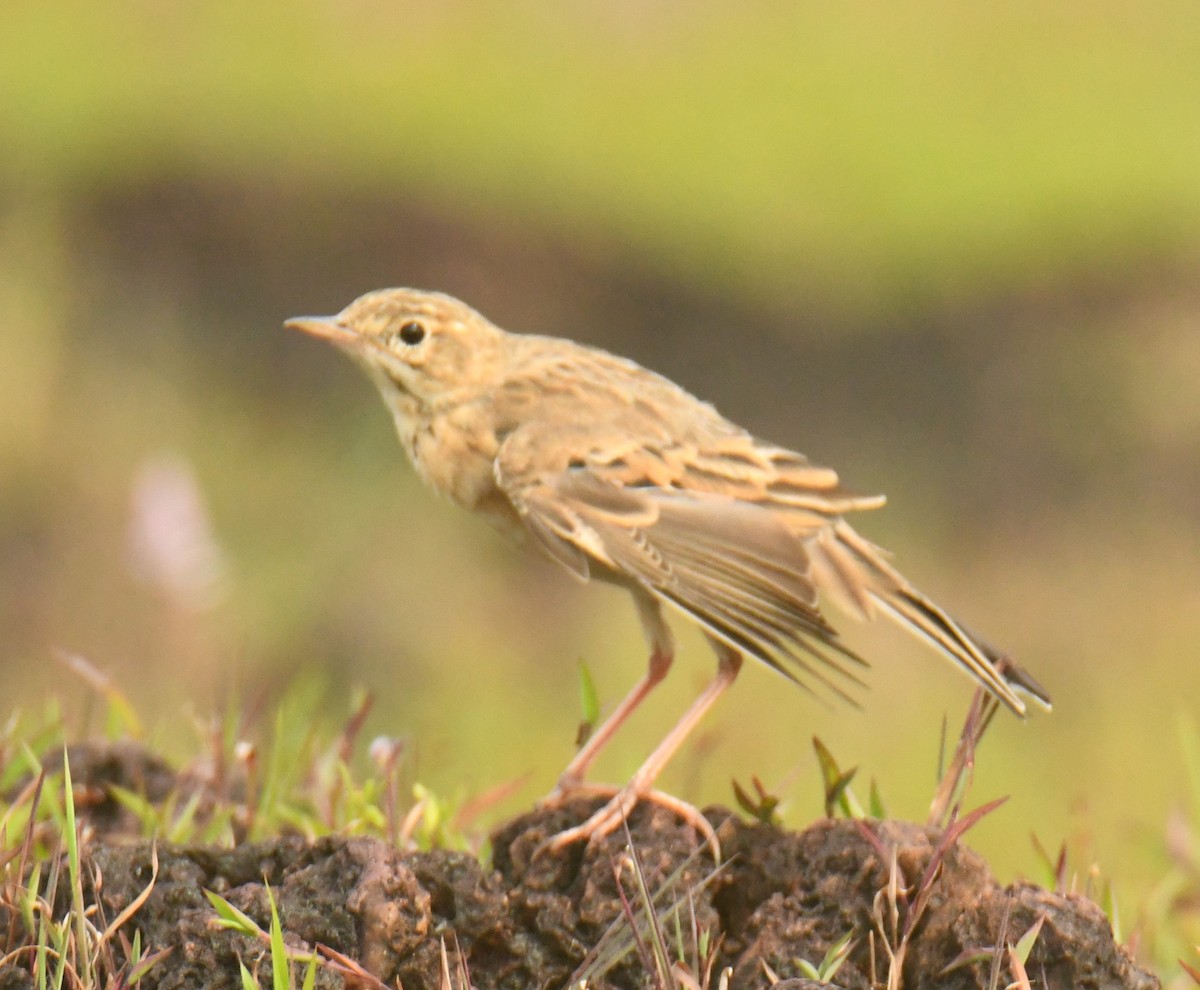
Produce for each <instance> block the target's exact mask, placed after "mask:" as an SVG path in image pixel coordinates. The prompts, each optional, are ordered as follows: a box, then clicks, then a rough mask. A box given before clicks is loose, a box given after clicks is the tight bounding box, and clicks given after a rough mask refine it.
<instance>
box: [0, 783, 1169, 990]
mask: <svg viewBox="0 0 1200 990" xmlns="http://www.w3.org/2000/svg"><path fill="white" fill-rule="evenodd" d="M595 807H596V804H595V802H593V801H590V800H580V801H573V802H567V803H565V804H564V805H562V806H561V807H558V808H554V809H538V810H535V811H532V812H530V813H528V814H526V815H523V816H521V817H519V818H517V819H514V820H513V821H511V822H508V823H507V824H505V825H503V826H502V827H501V828H500V829H498V830H497V832H496V833H495V835H494V836H493V865H492V868H490V869H489V868H487V867H485V866H482V865H481V864H480V863H479V862H478V861H476V860H475V859H473V858H472V857H470V856H468V855H466V854H463V853H455V852H446V851H434V852H421V853H400V852H398V851H396V850H394V849H392V848H390V847H389V846H387V844H386V843H383V842H381V841H378V840H375V839H368V838H337V837H329V838H323V839H320V840H318V841H316V842H313V843H308V842H305V841H303V840H301V839H299V838H296V837H285V838H281V839H277V840H274V841H270V842H260V843H252V844H246V845H242V846H238V847H237V848H235V849H232V850H216V849H212V848H184V847H172V846H165V845H160V846H159V847H158V857H159V862H160V867H159V873H158V878H157V881H156V883H155V885H154V888H153V891H152V893H151V894H150V896H149V898H148V900H147V902H146V903H145V904H144V905H143V906H142V908H141V909H140V910H139V911H138V912H137V914H136V915H135V916H134V918H133V920H132V922H131V926H132V927H133V928H137V929H139V930H140V931H141V935H142V944H143V946H145V947H146V948H147V949H148V950H150V951H153V950H156V949H161V948H164V947H167V946H171V947H172V952H171V953H170V955H169V956H167V957H166V958H165V959H163V960H162V961H161V962H160V963H158V965H156V966H155V967H154V969H152V970H151V972H150V973H149V974H148V976H147V977H146V978H145V979H144V980H143V982H142V983H141V984H140V985H141V986H143V987H146V988H147V990H199V988H201V987H203V988H206V990H226V988H228V990H236V988H239V987H240V985H241V982H240V978H239V972H238V962H239V960H241V961H242V962H244V963H245V965H246V966H247V967H248V968H249V969H250V970H251V971H252V972H256V973H257V974H258V977H259V980H260V982H261V983H262V984H263V985H266V981H267V980H269V979H270V965H271V958H270V950H269V946H268V945H267V944H266V943H265V942H264V941H260V940H256V939H252V938H249V937H246V936H244V935H241V934H238V933H234V932H231V931H228V930H225V929H222V928H220V927H218V926H217V925H216V924H215V923H214V919H215V915H214V912H213V909H212V907H211V906H210V904H209V903H208V901H207V899H206V898H205V896H204V890H206V889H207V890H212V891H216V892H218V893H220V894H221V895H222V896H223V897H225V898H226V899H227V900H229V901H230V903H232V904H233V905H234V906H235V907H237V908H239V909H240V910H242V911H244V912H245V913H246V914H248V915H249V916H250V917H252V918H253V919H254V920H255V921H256V922H257V923H258V924H259V925H261V926H262V927H263V928H264V929H267V928H268V927H269V925H270V906H269V902H268V898H267V893H266V887H265V886H264V884H270V886H271V890H272V893H273V895H274V897H275V899H276V902H277V904H278V906H279V911H280V916H281V919H282V924H283V927H284V930H285V935H286V942H287V944H288V945H289V946H290V947H292V948H294V949H297V950H311V949H314V948H317V947H318V946H324V947H328V948H329V949H332V950H334V951H335V952H337V953H342V954H344V955H345V956H346V957H349V958H350V959H352V960H355V961H356V962H357V963H358V964H360V965H361V966H362V967H363V968H364V969H365V970H366V971H367V972H369V973H370V974H372V975H373V976H374V977H376V978H377V979H379V980H381V981H383V982H384V983H386V984H388V985H389V986H395V985H396V981H399V984H400V985H402V986H403V987H404V988H405V990H437V988H440V987H441V986H442V977H441V967H442V959H443V951H445V953H446V956H447V958H448V959H449V960H451V968H452V972H453V971H454V967H455V966H457V965H458V963H459V961H460V960H461V962H462V963H464V964H465V967H466V970H467V971H468V972H469V974H470V979H471V982H472V984H473V985H474V986H476V987H479V988H493V987H494V988H499V990H530V988H560V987H565V986H567V985H568V981H569V980H570V979H571V978H572V976H573V974H575V973H576V971H577V969H578V968H579V967H580V964H581V963H583V962H584V961H585V959H586V960H589V962H590V964H591V968H590V970H589V971H588V972H589V987H591V988H593V990H602V988H614V990H616V988H644V987H652V986H654V985H655V984H654V981H653V979H652V977H651V975H650V972H649V971H648V968H647V964H646V962H645V961H643V959H642V958H641V957H640V956H639V953H638V951H637V950H636V948H635V946H634V939H633V937H632V935H630V934H629V931H628V921H627V920H623V919H627V915H628V913H629V912H632V913H633V914H634V915H635V916H636V917H639V918H640V917H641V916H642V915H643V909H642V901H641V900H640V899H639V895H638V894H637V886H636V878H635V875H634V871H633V866H632V864H631V858H630V855H629V853H628V851H627V849H626V839H625V836H624V835H623V834H622V833H620V832H618V833H616V834H614V835H612V836H610V837H608V838H607V839H606V840H604V841H601V842H596V843H593V844H591V845H587V846H584V845H579V846H575V847H572V848H571V849H569V850H567V851H566V852H563V853H545V852H543V851H542V850H541V846H542V843H543V842H544V840H545V839H547V838H548V837H550V836H551V835H553V834H555V833H556V832H558V831H559V830H561V829H562V828H564V827H567V826H569V825H571V824H575V823H577V822H579V821H581V820H583V819H584V818H585V817H586V816H587V815H588V814H589V813H590V812H591V811H593V810H594V809H595ZM706 814H707V815H708V817H709V820H710V821H711V822H712V823H713V824H714V826H716V827H718V830H719V832H718V834H719V836H720V839H721V845H722V848H723V850H724V853H725V855H726V857H727V858H728V862H727V863H726V864H725V865H724V866H723V867H722V868H721V869H720V870H719V871H717V872H716V873H715V874H714V864H713V863H712V860H711V856H710V854H709V853H708V852H707V851H706V849H705V848H704V847H700V845H699V842H698V838H697V836H696V835H695V833H694V832H693V831H692V830H691V829H690V828H689V827H687V826H685V825H683V824H681V823H680V822H679V821H678V820H676V819H675V818H674V816H672V815H671V814H670V813H668V812H667V811H665V810H664V809H662V808H660V807H656V806H654V805H650V804H646V805H643V806H639V807H637V808H636V809H635V810H634V813H633V814H632V815H631V817H630V821H629V831H630V836H631V838H632V845H633V848H634V850H636V856H637V861H638V863H639V864H640V866H639V868H640V870H641V873H642V876H643V877H644V879H645V883H646V887H647V888H648V889H649V890H650V891H658V890H660V889H663V888H664V887H667V886H670V887H671V888H672V889H673V890H674V891H675V892H676V893H677V894H680V895H682V896H683V898H684V901H683V903H685V904H686V905H687V907H685V909H684V912H683V917H684V919H685V922H686V924H685V926H684V937H683V942H684V945H685V949H687V951H690V948H688V946H690V942H689V937H690V936H689V935H688V930H689V927H688V926H690V925H691V918H692V917H693V915H694V918H695V923H696V925H697V927H698V929H700V930H707V931H708V932H709V933H710V935H711V936H713V937H716V936H718V935H719V936H720V937H721V938H722V940H723V941H721V943H720V950H719V951H720V955H719V958H718V960H717V968H716V969H715V970H714V972H720V969H721V968H723V967H725V966H729V967H731V968H732V969H733V973H734V975H733V981H732V986H733V987H735V988H738V990H741V988H758V987H767V986H768V985H769V978H768V976H767V970H766V969H765V968H764V963H765V964H766V966H769V967H770V970H771V971H773V972H774V973H775V974H777V975H778V977H779V978H780V979H781V980H782V981H783V982H781V983H779V984H777V986H779V987H785V988H793V987H794V988H801V987H807V986H810V985H815V984H810V983H808V982H806V981H805V980H804V976H805V973H804V969H803V967H802V966H801V960H806V961H807V962H808V963H810V964H812V965H817V964H819V963H820V961H821V960H822V959H823V957H824V956H825V953H826V952H827V951H828V949H829V947H830V946H831V945H832V944H834V943H835V942H836V941H837V940H838V939H840V938H842V937H843V936H845V935H846V934H847V933H852V938H853V945H852V948H851V950H850V952H849V955H848V958H847V959H846V961H845V963H844V964H843V965H842V967H841V968H840V969H839V970H838V972H837V975H836V977H835V984H833V985H836V986H839V987H843V988H845V990H859V988H869V987H871V981H872V979H874V980H875V981H876V982H877V984H878V985H882V984H883V983H884V982H885V981H886V979H887V971H888V966H889V952H893V953H895V952H898V946H899V944H900V942H901V936H902V935H903V933H904V931H905V929H906V925H907V926H910V927H911V931H910V932H909V934H908V936H907V938H906V939H903V942H904V949H903V952H902V959H903V962H902V975H903V979H902V982H901V985H902V986H904V987H921V988H932V990H973V988H982V987H986V986H988V985H989V980H990V978H991V971H992V966H993V959H994V957H995V954H996V948H995V947H996V945H997V942H1002V944H1012V943H1014V942H1016V940H1017V939H1018V938H1019V937H1020V936H1021V935H1023V934H1024V933H1025V932H1026V931H1028V930H1029V929H1030V928H1031V927H1032V926H1033V925H1034V924H1035V923H1036V922H1037V921H1038V919H1039V918H1040V919H1043V920H1042V927H1041V929H1040V932H1039V933H1038V937H1037V940H1036V942H1035V943H1034V945H1033V949H1032V952H1031V953H1030V955H1029V957H1028V959H1027V960H1026V962H1025V967H1026V970H1027V971H1028V973H1029V976H1030V979H1031V980H1032V981H1033V985H1034V986H1037V987H1042V988H1063V990H1068V988H1070V990H1075V988H1089V990H1108V988H1114V990H1115V988H1129V990H1149V988H1153V987H1157V986H1158V983H1157V981H1156V980H1155V979H1154V977H1152V976H1151V975H1150V974H1148V973H1147V972H1145V971H1144V970H1142V969H1140V968H1139V967H1137V966H1136V965H1135V964H1134V962H1133V961H1132V959H1131V958H1130V956H1129V954H1128V953H1127V952H1126V950H1125V949H1123V948H1122V947H1120V946H1118V945H1116V944H1115V943H1114V941H1113V937H1112V932H1111V929H1110V927H1109V925H1108V922H1107V920H1106V919H1105V918H1104V916H1103V914H1102V913H1101V912H1100V911H1099V909H1098V908H1096V907H1095V906H1094V905H1093V904H1091V903H1090V902H1088V901H1086V900H1084V899H1082V898H1078V897H1070V896H1063V895H1058V894H1054V893H1050V892H1047V891H1045V890H1042V889H1040V888H1037V887H1035V886H1033V885H1030V884H1024V883H1022V884H1016V885H1013V886H1011V887H1007V888H1006V887H1001V886H999V885H998V884H997V883H996V882H995V880H994V879H993V878H992V877H991V875H990V874H989V872H988V870H987V868H986V866H985V864H984V863H983V861H982V860H981V859H980V858H979V857H978V856H977V855H975V854H974V853H972V852H971V851H970V850H969V849H967V848H966V847H965V846H963V845H961V844H959V845H954V846H951V848H949V850H947V851H946V852H945V855H944V857H942V860H941V866H940V869H939V870H938V871H937V872H936V876H934V877H933V879H932V881H931V882H930V883H929V884H927V885H926V886H927V887H928V891H927V894H926V896H925V898H924V901H925V906H924V910H923V912H922V913H920V916H919V920H917V921H916V922H915V924H911V925H910V921H909V919H910V917H911V913H912V912H914V911H915V908H914V905H915V904H916V903H917V902H918V900H919V899H921V898H920V891H921V888H922V878H923V877H925V876H926V873H927V870H928V867H929V863H930V860H931V857H935V855H936V854H935V851H936V850H937V849H938V845H939V842H940V841H941V838H942V835H941V833H940V832H938V830H936V829H932V828H927V827H924V826H918V825H912V824H908V823H904V822H877V821H871V822H854V821H841V820H829V821H821V822H818V823H816V824H815V825H813V826H811V827H810V828H808V829H806V830H804V831H803V832H799V833H792V832H786V831H783V830H781V829H777V828H773V827H770V826H766V825H762V824H758V823H746V822H742V821H738V820H737V819H735V818H733V817H732V816H731V814H730V813H729V812H727V811H725V810H723V809H720V808H712V809H708V810H707V811H706ZM893 855H894V858H895V863H896V869H895V874H894V876H895V880H894V881H893V882H892V885H891V887H890V889H891V891H892V893H891V894H890V895H889V893H888V891H889V879H890V878H891V877H892V876H893V874H892V870H891V864H892V857H893ZM150 857H151V847H150V844H149V843H145V842H137V843H132V844H128V843H124V844H117V845H106V844H103V843H102V842H98V843H97V844H95V845H94V846H93V847H92V848H91V850H90V852H89V860H90V862H89V870H88V871H87V873H88V875H89V876H99V877H100V878H102V879H101V881H100V882H99V884H98V885H97V889H94V890H91V891H89V896H91V897H93V898H95V899H96V900H97V901H98V902H99V904H100V907H101V914H102V916H103V917H106V918H110V919H111V918H113V917H115V916H116V915H117V914H118V913H119V912H120V911H121V910H122V909H123V908H124V907H125V906H126V905H128V904H129V903H131V902H132V900H133V899H134V898H135V897H137V896H138V894H139V893H140V892H141V891H142V890H143V889H144V888H145V887H146V885H147V884H148V883H149V880H150V876H151V865H150V864H151V859H150ZM672 878H673V879H672ZM688 892H690V896H689V893H688ZM623 904H627V905H628V908H626V907H625V906H623ZM893 905H894V918H895V920H894V921H893V920H892V918H893ZM614 922H616V924H617V929H618V934H617V935H616V936H615V937H614V936H609V937H608V938H607V939H606V937H605V933H606V932H608V931H609V930H610V928H612V927H613V925H614ZM622 926H625V930H624V932H623V933H622V932H620V931H619V929H621V927H622ZM666 928H667V931H668V934H669V939H668V944H670V945H672V947H673V946H674V945H675V937H676V936H675V930H676V929H675V926H674V923H673V922H672V923H669V924H668V925H667V926H666ZM128 934H129V936H130V937H132V931H130V932H129V933H128ZM601 943H603V944H604V945H607V946H610V947H611V946H613V945H616V946H617V947H618V948H617V950H615V951H607V952H606V953H605V954H602V958H601V959H600V960H599V961H596V960H595V959H594V957H590V956H589V953H590V952H591V950H592V949H593V948H594V947H595V946H597V945H598V944H601ZM872 951H873V956H874V962H873V963H872ZM1009 966H1010V962H1009V960H1008V958H1007V956H1004V957H1003V958H1001V961H1000V981H999V985H1001V986H1004V985H1007V984H1008V983H1010V982H1012V980H1013V976H1012V974H1011V970H1010V968H1009ZM14 980H17V981H16V982H13V981H14ZM318 985H319V986H322V987H340V986H347V985H356V981H355V980H353V979H351V980H347V979H346V978H345V977H344V974H339V973H338V972H337V971H335V969H333V968H329V967H326V968H324V969H323V970H322V971H321V973H320V976H319V979H318ZM357 985H361V981H358V984H357ZM823 985H824V986H829V985H830V984H823ZM22 986H24V984H22V983H21V982H20V981H19V979H17V978H16V977H15V976H13V975H12V974H11V973H7V972H0V987H2V988H8V987H13V988H17V987H22Z"/></svg>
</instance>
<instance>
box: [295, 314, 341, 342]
mask: <svg viewBox="0 0 1200 990" xmlns="http://www.w3.org/2000/svg"><path fill="white" fill-rule="evenodd" d="M283 325H284V326H285V327H287V329H289V330H301V331H303V332H304V333H307V334H310V335H312V336H313V337H320V338H321V339H322V340H328V341H329V342H330V343H333V344H355V343H358V342H359V336H358V334H356V333H355V332H354V331H353V330H351V329H349V328H348V327H345V326H342V324H340V323H338V321H337V318H336V317H333V316H295V317H292V319H290V320H285V321H284V323H283Z"/></svg>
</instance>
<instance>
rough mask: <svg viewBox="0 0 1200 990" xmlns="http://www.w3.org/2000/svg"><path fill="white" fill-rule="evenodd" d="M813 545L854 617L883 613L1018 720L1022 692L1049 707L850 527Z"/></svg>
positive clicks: (824, 574) (829, 587)
mask: <svg viewBox="0 0 1200 990" xmlns="http://www.w3.org/2000/svg"><path fill="white" fill-rule="evenodd" d="M809 546H810V551H811V552H812V554H813V559H814V565H815V566H816V567H817V569H818V572H819V577H820V579H821V581H820V583H821V585H822V589H823V590H825V591H827V592H829V593H830V594H831V595H832V597H833V598H834V600H835V601H837V603H838V604H839V605H840V606H841V607H843V608H845V609H847V610H849V611H850V612H851V614H855V615H858V616H859V617H861V618H865V619H869V618H872V617H873V615H874V612H875V609H876V608H877V609H879V610H880V611H882V612H884V613H885V614H887V615H888V616H890V617H891V618H892V619H894V620H895V621H896V622H898V623H899V624H900V625H901V626H903V627H904V628H905V629H907V630H908V631H910V632H912V633H914V634H916V635H917V636H919V637H921V638H922V639H924V640H926V641H927V642H929V643H931V644H932V645H933V646H935V647H937V648H938V649H939V650H940V651H941V652H942V653H944V654H945V655H946V656H948V657H949V658H950V659H951V660H953V661H954V662H955V663H956V664H958V665H959V666H960V667H962V668H963V669H964V670H965V671H967V673H968V674H970V675H971V676H972V677H973V678H974V679H975V680H976V681H978V682H979V684H981V685H982V686H983V687H984V688H986V689H987V690H988V691H989V692H990V693H991V694H992V695H993V696H994V697H995V698H996V699H997V700H998V701H1000V702H1002V703H1003V704H1004V705H1005V706H1006V707H1007V708H1009V709H1010V710H1011V711H1012V712H1014V713H1015V714H1017V715H1020V716H1024V715H1025V702H1024V700H1023V699H1022V698H1021V696H1020V695H1019V694H1018V693H1017V692H1018V691H1021V692H1023V693H1025V694H1028V695H1030V696H1031V697H1033V698H1034V699H1036V700H1037V701H1038V702H1040V703H1041V704H1043V705H1045V706H1046V707H1049V705H1050V697H1049V695H1048V694H1047V693H1046V691H1045V690H1044V689H1043V688H1042V687H1041V685H1040V684H1038V683H1037V681H1036V680H1034V679H1033V678H1032V677H1031V676H1030V675H1029V674H1028V673H1027V672H1026V671H1024V670H1022V669H1021V668H1020V667H1018V666H1017V665H1016V664H1014V663H1013V662H1012V661H1011V660H1009V659H1008V658H1007V657H1006V656H1004V654H1002V653H1000V652H998V651H997V650H995V649H993V648H992V647H990V646H988V645H987V644H986V643H984V642H983V641H982V640H980V639H978V638H976V637H975V636H973V635H971V634H970V633H969V632H968V631H967V630H966V629H964V628H963V627H962V626H961V625H959V624H958V623H957V622H956V621H955V620H954V619H952V618H951V617H950V616H949V615H947V614H946V612H944V611H943V610H942V609H941V608H940V607H939V606H938V605H936V604H935V603H934V602H932V601H931V600H930V599H929V598H927V597H926V596H925V595H923V594H922V593H921V592H920V591H918V590H917V589H916V588H914V587H913V586H912V585H911V584H909V583H908V581H907V580H906V579H905V578H904V577H903V576H902V575H901V574H900V573H899V572H898V571H896V569H895V568H893V567H892V566H891V565H890V564H889V563H888V562H887V560H886V558H885V557H884V555H883V551H882V550H880V549H879V548H878V547H876V546H874V545H873V544H872V543H870V542H869V541H867V540H864V539H863V538H862V537H861V536H859V535H858V534H857V533H856V532H854V530H853V529H852V528H851V527H850V526H849V525H848V524H847V523H845V522H842V521H840V520H839V521H838V522H836V523H834V525H833V526H832V527H831V528H830V529H828V530H826V531H825V532H824V533H823V534H822V535H821V537H819V538H817V539H814V540H813V541H812V542H811V543H810V545H809Z"/></svg>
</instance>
